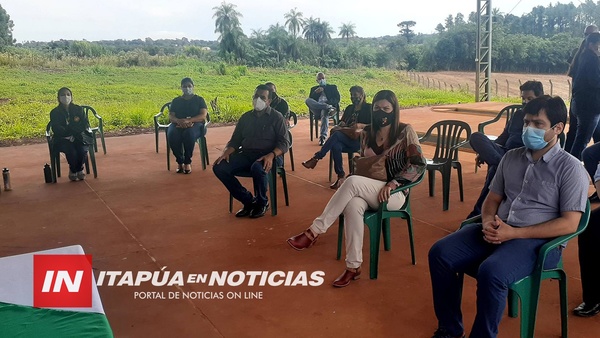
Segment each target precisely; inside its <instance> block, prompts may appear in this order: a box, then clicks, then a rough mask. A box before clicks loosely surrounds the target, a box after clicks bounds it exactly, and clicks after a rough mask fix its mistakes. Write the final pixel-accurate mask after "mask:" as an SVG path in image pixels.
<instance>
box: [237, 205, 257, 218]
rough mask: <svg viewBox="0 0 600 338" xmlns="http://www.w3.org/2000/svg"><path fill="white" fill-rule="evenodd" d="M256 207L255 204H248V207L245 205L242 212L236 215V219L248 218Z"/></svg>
mask: <svg viewBox="0 0 600 338" xmlns="http://www.w3.org/2000/svg"><path fill="white" fill-rule="evenodd" d="M255 207H256V206H255V205H254V203H251V204H248V205H244V207H243V208H242V209H240V211H238V212H236V213H235V217H246V216H250V215H251V214H252V211H253V210H254V208H255Z"/></svg>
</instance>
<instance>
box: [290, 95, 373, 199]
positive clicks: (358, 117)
mask: <svg viewBox="0 0 600 338" xmlns="http://www.w3.org/2000/svg"><path fill="white" fill-rule="evenodd" d="M350 98H351V100H352V104H351V105H349V106H348V107H347V108H346V110H344V115H343V116H342V120H341V121H340V123H339V124H338V125H337V126H336V127H333V128H332V129H331V137H329V138H328V139H327V141H326V142H325V144H324V145H323V147H322V148H321V150H320V151H318V152H316V153H315V155H314V156H313V157H312V158H311V159H310V160H308V161H305V162H302V165H303V166H304V167H306V168H308V169H313V168H314V167H315V166H316V165H317V162H318V161H319V160H320V159H322V158H323V157H325V155H327V152H329V151H330V150H331V156H332V157H333V169H334V170H335V173H336V174H337V177H338V178H337V180H336V181H335V182H334V183H333V184H332V185H331V186H330V188H331V189H337V188H339V187H340V185H342V183H343V181H344V177H346V173H345V172H344V164H343V160H342V151H344V150H346V151H348V150H350V151H352V150H354V151H358V150H359V148H360V142H359V139H358V138H359V137H358V136H359V135H360V132H361V131H362V129H363V128H364V127H365V126H367V125H368V124H370V123H371V104H370V103H367V102H365V91H364V90H363V88H362V87H360V86H352V87H351V88H350Z"/></svg>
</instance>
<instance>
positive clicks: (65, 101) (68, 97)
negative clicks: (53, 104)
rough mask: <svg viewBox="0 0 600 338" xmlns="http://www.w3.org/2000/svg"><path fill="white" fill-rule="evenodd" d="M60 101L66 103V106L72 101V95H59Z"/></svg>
mask: <svg viewBox="0 0 600 338" xmlns="http://www.w3.org/2000/svg"><path fill="white" fill-rule="evenodd" d="M58 101H59V102H60V103H62V104H64V105H65V106H68V105H69V104H70V103H71V97H70V96H59V97H58Z"/></svg>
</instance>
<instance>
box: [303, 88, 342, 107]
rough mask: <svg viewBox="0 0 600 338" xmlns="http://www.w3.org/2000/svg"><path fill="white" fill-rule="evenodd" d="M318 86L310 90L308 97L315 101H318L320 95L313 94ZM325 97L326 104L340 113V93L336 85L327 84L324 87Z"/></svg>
mask: <svg viewBox="0 0 600 338" xmlns="http://www.w3.org/2000/svg"><path fill="white" fill-rule="evenodd" d="M319 87H320V86H314V87H312V88H311V89H310V95H309V97H310V98H311V99H313V100H315V101H319V97H320V96H321V93H315V90H316V89H317V88H319ZM325 96H327V104H330V105H332V106H334V107H335V109H337V111H340V92H339V91H338V89H337V86H336V85H332V84H327V85H325Z"/></svg>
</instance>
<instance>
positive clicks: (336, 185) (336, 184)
mask: <svg viewBox="0 0 600 338" xmlns="http://www.w3.org/2000/svg"><path fill="white" fill-rule="evenodd" d="M345 180H346V179H345V178H344V176H342V177H339V176H338V179H337V180H335V182H333V184H332V185H330V186H329V187H330V188H331V189H337V188H339V187H341V186H342V184H343V183H344V181H345Z"/></svg>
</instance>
